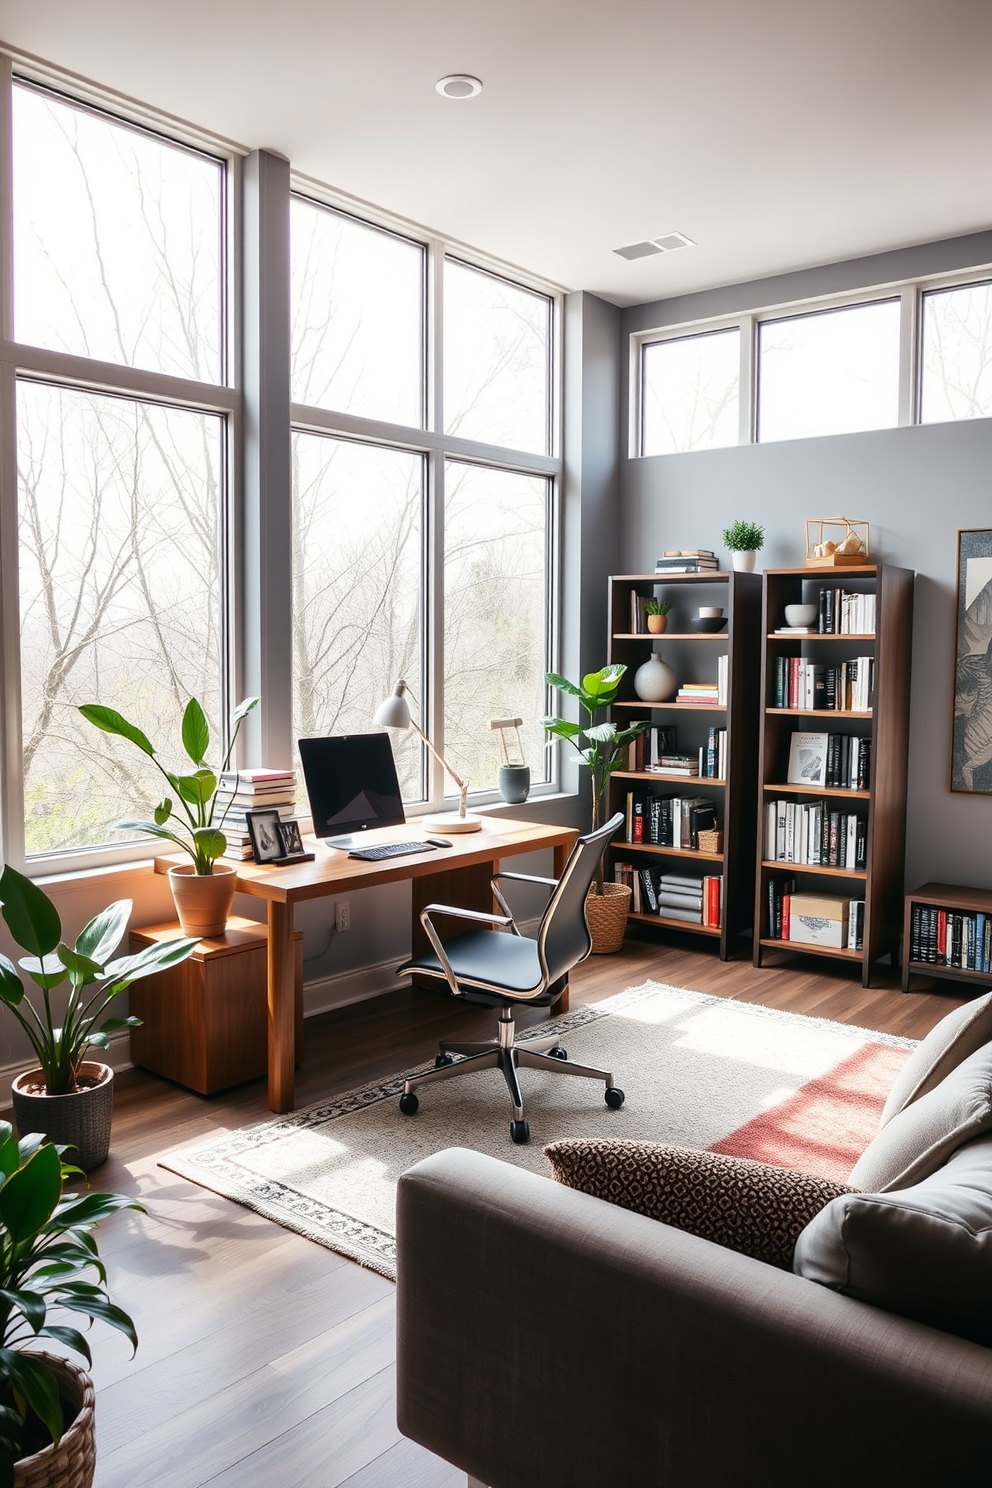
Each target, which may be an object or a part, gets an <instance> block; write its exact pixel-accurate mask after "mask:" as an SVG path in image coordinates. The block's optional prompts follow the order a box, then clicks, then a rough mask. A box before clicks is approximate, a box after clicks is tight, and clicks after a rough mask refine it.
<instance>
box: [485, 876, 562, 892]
mask: <svg viewBox="0 0 992 1488" xmlns="http://www.w3.org/2000/svg"><path fill="white" fill-rule="evenodd" d="M501 878H512V879H513V881H514V882H515V883H533V884H543V886H544V887H545V888H547V889H556V888H557V887H558V879H557V878H541V877H540V876H539V875H538V874H536V873H497V874H496V876H495V877H494V879H493V883H494V884H495V883H499V881H500V879H501Z"/></svg>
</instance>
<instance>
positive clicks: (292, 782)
mask: <svg viewBox="0 0 992 1488" xmlns="http://www.w3.org/2000/svg"><path fill="white" fill-rule="evenodd" d="M217 788H218V793H219V797H220V800H219V812H218V821H219V817H220V816H221V815H223V825H222V826H221V830H222V831H223V833H224V835H225V837H226V838H227V856H228V857H229V858H236V857H238V856H240V857H242V858H250V857H251V855H252V852H251V838H250V837H249V836H248V823H247V818H246V815H245V813H246V812H248V811H261V810H270V811H278V813H279V819H280V820H281V821H292V820H294V818H295V817H296V816H297V815H298V812H297V807H296V771H295V770H277V769H272V770H270V769H264V768H259V769H256V770H225V771H224V772H223V773H222V774H221V776H220V780H219V782H218V787H217Z"/></svg>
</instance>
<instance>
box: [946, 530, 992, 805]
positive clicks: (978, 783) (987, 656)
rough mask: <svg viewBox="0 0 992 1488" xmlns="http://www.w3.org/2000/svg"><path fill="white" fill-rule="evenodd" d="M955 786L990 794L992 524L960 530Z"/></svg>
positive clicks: (953, 753)
mask: <svg viewBox="0 0 992 1488" xmlns="http://www.w3.org/2000/svg"><path fill="white" fill-rule="evenodd" d="M956 645H957V649H956V653H955V659H954V737H953V742H952V744H951V790H952V791H967V792H970V793H971V794H974V795H985V796H987V795H992V528H988V527H969V528H964V529H962V530H961V531H960V532H959V533H958V582H957V623H956Z"/></svg>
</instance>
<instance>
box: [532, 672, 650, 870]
mask: <svg viewBox="0 0 992 1488" xmlns="http://www.w3.org/2000/svg"><path fill="white" fill-rule="evenodd" d="M626 670H627V668H626V667H625V666H623V665H622V664H621V663H619V662H614V663H613V664H612V665H610V666H604V667H600V669H599V671H598V672H589V673H588V674H587V675H586V676H585V677H583V678H582V684H581V686H577V685H576V683H574V682H569V681H568V679H567V678H566V677H560V676H559V675H558V673H557V672H546V673H545V675H544V680H545V682H547V683H548V685H549V686H550V687H555V688H557V689H558V691H559V692H564V693H566V694H567V695H568V696H569V697H574V698H577V699H578V702H579V707H580V708H581V709H582V710H583V712H585V713H586V714H587V715H588V718H589V722H588V723H586V724H581V723H571V722H569V720H568V719H565V718H545V719H544V720H543V722H544V727H545V728H546V729H547V730H548V733H549V734H552V735H554V737H555V738H558V739H565V740H567V742H568V743H569V744H571V746H572V748H573V749H574V750H575V752H576V754H577V755H578V756H579V759H580V760H581V761H582V763H583V764H584V765H588V767H589V776H590V780H591V783H592V829H593V831H594V832H595V831H596V829H597V827H598V826H599V825H600V819H601V815H602V809H603V799H604V797H605V795H606V787H607V784H608V783H609V779H610V776H611V775H612V774H613V772H614V771H615V770H619V769H621V768H622V767H623V764H624V761H625V759H626V750H627V745H628V744H630V743H631V742H632V741H633V740H634V739H636V738H637V736H638V734H642V733H643V732H644V730H645V729H646V728H647V727H648V725H647V723H645V722H642V723H632V724H629V725H628V727H627V728H618V727H617V725H616V724H615V723H612V722H610V721H609V720H607V721H605V722H598V723H597V721H596V720H597V715H599V714H601V713H602V711H603V710H604V709H605V708H608V707H609V705H610V703H612V702H613V700H614V698H615V697H616V695H617V692H618V690H619V687H620V680H621V678H622V677H623V674H624V672H626ZM596 892H597V893H598V894H602V892H603V861H602V858H601V859H600V862H599V868H598V870H597V873H596Z"/></svg>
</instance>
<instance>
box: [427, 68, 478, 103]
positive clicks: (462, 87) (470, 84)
mask: <svg viewBox="0 0 992 1488" xmlns="http://www.w3.org/2000/svg"><path fill="white" fill-rule="evenodd" d="M434 87H435V89H436V90H437V92H438V93H440V95H441V97H442V98H474V97H475V96H476V94H477V93H481V92H482V84H481V83H480V81H479V79H478V78H477V77H472V76H470V74H469V73H467V72H449V73H448V75H447V77H443V78H438V80H437V82H436V83H435V84H434Z"/></svg>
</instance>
